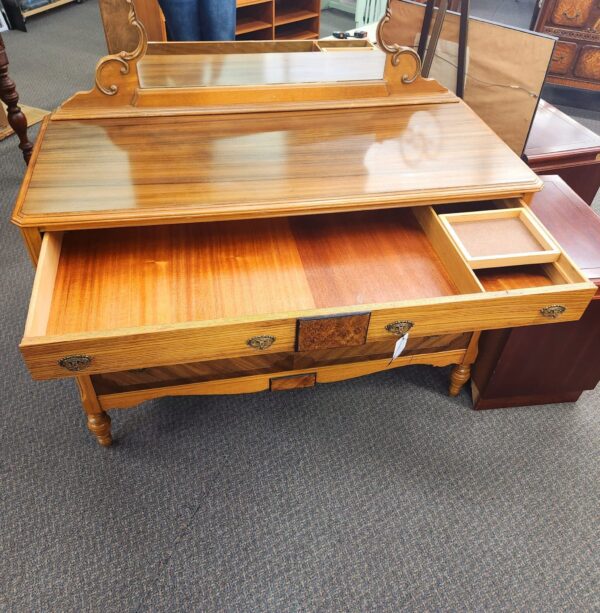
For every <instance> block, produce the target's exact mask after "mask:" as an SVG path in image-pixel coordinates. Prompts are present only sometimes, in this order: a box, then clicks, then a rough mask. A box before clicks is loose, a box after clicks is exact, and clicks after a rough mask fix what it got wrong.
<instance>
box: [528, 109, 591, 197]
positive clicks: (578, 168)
mask: <svg viewBox="0 0 600 613" xmlns="http://www.w3.org/2000/svg"><path fill="white" fill-rule="evenodd" d="M523 157H524V159H525V161H526V162H527V163H528V164H529V166H530V167H531V168H532V170H534V171H535V172H536V173H538V174H557V175H559V176H560V177H562V178H563V179H564V180H565V182H566V183H567V184H568V185H569V187H571V188H572V189H573V190H574V191H575V192H576V193H577V194H578V195H579V196H580V197H581V198H583V200H585V201H586V202H587V203H588V204H592V201H593V200H594V197H595V196H596V194H597V193H598V189H599V188H600V136H598V134H595V133H594V132H592V131H591V130H588V129H587V128H586V127H585V126H582V125H581V124H580V123H579V122H577V121H575V120H574V119H572V118H571V117H569V116H568V115H565V113H563V112H562V111H560V110H559V109H557V108H556V107H555V106H552V105H551V104H549V103H548V102H546V101H544V100H540V104H539V106H538V109H537V112H536V115H535V118H534V120H533V124H532V126H531V132H530V134H529V138H528V140H527V145H526V146H525V151H524V154H523Z"/></svg>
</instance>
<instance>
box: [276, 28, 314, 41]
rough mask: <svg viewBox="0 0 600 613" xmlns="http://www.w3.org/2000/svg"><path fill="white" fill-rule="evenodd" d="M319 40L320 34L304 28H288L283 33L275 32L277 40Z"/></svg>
mask: <svg viewBox="0 0 600 613" xmlns="http://www.w3.org/2000/svg"><path fill="white" fill-rule="evenodd" d="M314 38H319V33H318V32H315V31H314V30H307V29H306V28H303V27H298V28H286V29H285V30H284V31H283V32H281V31H280V32H278V31H277V30H275V40H308V39H314Z"/></svg>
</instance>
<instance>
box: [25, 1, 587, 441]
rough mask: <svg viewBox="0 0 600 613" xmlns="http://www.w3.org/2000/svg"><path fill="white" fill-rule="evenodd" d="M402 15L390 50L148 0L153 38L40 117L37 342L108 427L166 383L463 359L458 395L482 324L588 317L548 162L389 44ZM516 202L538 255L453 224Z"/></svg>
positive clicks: (186, 385) (45, 375) (46, 361)
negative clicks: (203, 21) (198, 16)
mask: <svg viewBox="0 0 600 613" xmlns="http://www.w3.org/2000/svg"><path fill="white" fill-rule="evenodd" d="M393 8H394V2H393V1H392V2H391V3H390V7H389V8H388V11H387V14H386V16H385V17H384V19H383V20H382V22H381V24H380V28H379V35H378V38H379V45H380V48H381V49H383V50H384V53H382V52H381V51H379V50H364V49H352V48H350V49H348V50H339V49H337V50H336V52H335V53H332V52H330V51H328V50H327V48H326V45H327V44H329V45H331V44H332V43H329V42H328V43H323V44H322V45H321V44H319V43H317V42H308V41H306V42H281V43H178V44H174V43H167V44H166V45H161V44H158V43H157V44H156V45H150V46H149V45H148V44H147V42H146V37H145V33H144V30H143V27H142V26H141V25H140V24H139V23H138V22H137V19H136V17H135V12H134V10H133V6H132V5H130V13H129V19H130V24H131V27H132V28H134V29H135V30H136V31H137V32H138V36H139V44H138V47H137V48H136V49H135V50H134V51H133V52H131V53H121V54H118V55H115V56H108V57H107V58H104V59H102V60H101V61H100V62H99V64H98V68H97V73H96V86H95V87H94V89H92V90H91V91H90V92H85V93H79V94H76V95H75V96H74V97H73V98H71V99H70V100H68V101H67V102H65V103H64V104H63V105H62V107H60V108H59V109H58V110H57V111H56V112H55V113H54V114H53V115H52V116H51V117H50V119H49V120H47V121H46V122H45V124H44V126H43V128H42V132H41V134H40V136H39V139H38V142H37V144H36V148H35V151H34V155H33V158H32V161H31V164H30V166H29V169H28V172H27V175H26V177H25V180H24V183H23V187H22V190H21V192H20V195H19V198H18V201H17V203H16V206H15V210H14V214H13V221H14V222H15V223H16V224H17V225H18V226H19V227H20V228H21V231H22V233H23V237H24V240H25V244H26V245H27V248H28V250H29V253H30V254H31V257H32V259H33V261H34V262H35V263H36V265H37V273H36V278H35V282H34V287H33V292H32V298H31V304H30V308H29V315H28V318H27V323H26V329H25V334H24V338H23V341H22V344H21V350H22V353H23V356H24V359H25V362H26V363H27V366H28V368H29V370H30V372H31V374H32V376H33V377H34V378H35V379H52V378H60V377H73V378H74V379H75V380H76V382H77V384H78V386H79V389H80V391H81V397H82V403H83V407H84V410H85V412H86V413H87V416H88V427H89V429H90V430H91V432H92V433H93V434H94V435H95V436H96V438H97V440H98V442H99V443H100V444H102V445H109V444H110V443H111V441H112V437H111V430H110V418H109V415H108V413H107V411H108V410H110V409H116V408H125V407H131V406H135V405H137V404H139V403H140V402H143V401H145V400H148V399H150V398H157V397H161V396H169V395H187V394H232V393H247V392H256V391H261V390H267V389H271V390H273V391H277V390H285V389H292V388H298V387H309V386H313V385H315V384H316V383H327V382H330V381H338V380H342V379H346V378H350V377H357V376H360V375H366V374H370V373H374V372H377V371H381V370H385V369H388V368H395V367H398V366H403V365H408V364H431V365H434V366H444V365H449V364H454V365H455V368H454V370H453V372H452V376H451V383H450V393H451V394H453V395H456V394H457V393H458V392H459V390H460V388H461V386H462V385H463V384H464V383H465V382H466V381H467V380H468V378H469V374H470V366H471V364H472V363H473V362H474V360H475V358H476V355H477V341H478V338H479V331H481V330H488V329H497V328H506V327H514V326H523V325H531V324H541V323H552V322H555V321H572V320H576V319H578V318H579V317H580V316H581V314H582V313H583V312H584V310H585V309H586V307H587V305H588V303H589V302H590V300H591V298H592V295H593V294H594V292H595V289H596V288H595V286H594V285H593V284H591V283H590V282H589V281H588V280H587V278H586V277H585V275H584V274H583V273H581V272H580V271H579V270H578V269H577V267H576V266H575V265H574V264H573V263H572V262H571V260H570V258H569V256H568V255H567V254H566V253H564V252H563V251H562V249H560V246H558V245H557V244H556V243H555V241H554V240H553V238H552V236H551V235H550V234H549V233H548V232H547V231H546V230H545V229H544V228H543V226H542V225H541V223H539V221H538V220H536V218H535V215H533V214H532V213H531V214H529V213H528V206H527V203H528V202H529V201H530V199H531V196H532V194H533V193H534V192H536V191H538V190H539V189H540V188H541V186H542V183H541V181H540V179H539V178H538V177H537V176H536V175H535V174H534V173H533V172H532V171H531V170H530V169H529V168H527V166H526V165H525V164H524V163H523V162H522V161H521V160H520V159H519V158H518V157H517V156H516V155H514V154H513V153H512V152H511V151H510V149H509V148H508V147H507V146H506V145H505V144H504V143H503V142H502V141H501V140H500V139H499V138H498V137H497V136H496V135H495V134H494V133H493V132H492V131H491V130H490V129H489V128H488V127H487V126H486V125H485V124H484V123H483V122H482V121H481V120H480V119H479V118H478V117H477V116H476V115H475V113H473V112H472V111H471V110H470V109H469V107H468V106H466V105H465V104H464V103H463V102H462V101H461V100H459V99H458V98H456V97H455V96H454V95H453V94H451V93H450V92H448V91H447V90H446V89H444V88H443V87H441V86H440V85H439V84H438V83H436V82H435V81H433V80H429V79H423V78H421V77H420V75H419V70H420V62H419V60H418V56H416V54H415V53H414V51H412V50H410V49H406V48H402V47H398V46H397V45H394V43H393V41H388V40H386V37H385V35H386V26H387V24H388V23H389V22H390V21H393V19H394V11H393ZM333 44H334V46H335V44H336V43H333ZM177 67H178V68H177ZM349 67H350V68H351V70H348V68H349ZM356 75H358V79H357V78H356ZM507 209H516V210H515V211H513V212H510V211H509V212H508V214H507V213H506V210H507ZM482 211H483V213H482ZM461 212H462V213H465V212H466V217H465V215H460V216H458V217H457V216H456V215H457V214H458V213H461ZM513 213H514V215H513ZM453 215H454V216H453ZM469 215H472V216H473V217H472V218H471V217H469ZM504 218H507V219H509V223H511V224H513V226H514V224H518V223H520V221H519V220H524V221H523V223H524V224H525V225H523V227H522V228H521V230H519V231H522V232H525V233H527V232H529V233H530V234H531V236H529V234H528V236H529V238H528V239H527V240H529V241H530V242H531V240H533V241H534V242H535V241H537V242H535V244H536V245H537V248H536V249H532V250H530V251H531V253H520V252H515V250H517V251H518V249H517V246H518V243H519V241H520V240H521V239H518V237H517V234H518V233H510V232H509V233H503V232H502V231H501V230H500V231H495V232H492V233H488V234H489V241H484V242H483V243H482V244H481V245H479V246H477V245H471V246H470V247H469V245H467V247H469V248H470V249H471V250H472V251H473V253H472V254H471V255H472V256H473V257H466V256H465V255H464V249H463V248H462V247H460V245H459V244H457V236H458V235H457V234H456V232H455V229H456V224H457V223H469V222H476V223H478V224H483V225H482V226H481V228H482V231H483V232H486V228H487V227H489V228H492V227H494V228H495V227H498V226H497V224H498V223H500V224H502V219H504ZM486 220H487V221H490V220H491V221H492V222H493V223H492V224H491V225H489V226H486V225H485V224H486ZM513 226H510V227H513ZM478 227H479V226H478ZM499 227H500V228H502V227H504V226H502V225H500V226H499ZM507 227H508V226H507ZM519 228H520V226H519ZM459 234H460V232H459ZM531 237H533V238H531ZM479 242H481V241H479ZM513 244H514V246H512V245H513ZM486 249H487V250H488V251H490V250H492V251H494V250H496V251H498V252H501V253H498V255H494V253H492V254H491V256H490V253H483V252H484V251H486ZM478 250H479V251H481V253H479V251H478ZM484 256H485V257H484ZM507 258H508V259H507ZM484 260H485V261H486V262H487V264H484V263H482V262H483V261H484ZM490 261H491V264H490ZM503 262H510V264H509V265H503V264H502V263H503ZM407 334H408V336H405V335H407ZM399 338H402V339H403V340H404V341H406V347H405V348H404V350H403V351H402V352H401V354H400V355H399V357H397V358H396V359H395V360H393V361H391V357H392V352H393V351H394V349H395V348H396V347H397V345H396V343H397V341H398V339H399Z"/></svg>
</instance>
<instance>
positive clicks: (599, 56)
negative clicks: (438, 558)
mask: <svg viewBox="0 0 600 613" xmlns="http://www.w3.org/2000/svg"><path fill="white" fill-rule="evenodd" d="M575 74H576V75H577V76H578V77H582V78H583V79H589V80H590V81H600V46H596V45H586V46H585V47H583V49H582V50H581V53H580V54H579V57H578V58H577V64H576V65H575Z"/></svg>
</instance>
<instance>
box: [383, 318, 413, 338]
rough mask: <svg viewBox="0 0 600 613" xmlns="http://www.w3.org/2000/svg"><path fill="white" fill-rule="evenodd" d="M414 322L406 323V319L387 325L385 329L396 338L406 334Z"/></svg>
mask: <svg viewBox="0 0 600 613" xmlns="http://www.w3.org/2000/svg"><path fill="white" fill-rule="evenodd" d="M414 325H415V324H414V322H412V321H408V320H407V319H405V320H402V321H393V322H392V323H390V324H388V325H387V326H386V327H385V329H386V330H387V331H388V332H390V333H391V334H395V335H396V336H403V335H404V334H406V333H407V332H408V331H409V330H410V329H411V328H412V327H413V326H414Z"/></svg>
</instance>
